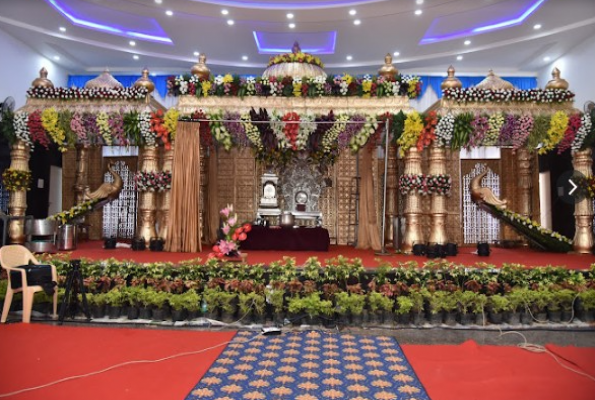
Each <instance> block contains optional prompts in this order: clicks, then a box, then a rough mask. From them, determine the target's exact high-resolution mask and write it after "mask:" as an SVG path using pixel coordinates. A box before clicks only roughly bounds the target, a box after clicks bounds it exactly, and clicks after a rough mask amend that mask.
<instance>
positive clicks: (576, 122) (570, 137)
mask: <svg viewBox="0 0 595 400" xmlns="http://www.w3.org/2000/svg"><path fill="white" fill-rule="evenodd" d="M581 122H582V120H581V116H580V114H573V115H571V116H570V118H568V126H567V127H566V130H565V131H564V137H563V138H562V141H560V143H559V144H558V154H562V153H563V152H565V151H566V150H568V149H570V148H571V147H572V143H574V139H576V134H577V133H578V131H579V129H580V128H581Z"/></svg>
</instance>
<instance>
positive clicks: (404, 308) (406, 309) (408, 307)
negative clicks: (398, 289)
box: [396, 296, 423, 315]
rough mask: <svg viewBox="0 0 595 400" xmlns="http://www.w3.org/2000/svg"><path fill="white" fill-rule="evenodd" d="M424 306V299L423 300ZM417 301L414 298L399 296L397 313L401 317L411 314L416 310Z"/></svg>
mask: <svg viewBox="0 0 595 400" xmlns="http://www.w3.org/2000/svg"><path fill="white" fill-rule="evenodd" d="M422 304H423V298H422ZM414 307H415V301H414V298H413V297H410V296H399V297H397V310H396V313H397V314H399V315H404V314H409V313H410V312H411V311H413V310H414Z"/></svg>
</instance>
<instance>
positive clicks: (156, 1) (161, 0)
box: [155, 0, 163, 4]
mask: <svg viewBox="0 0 595 400" xmlns="http://www.w3.org/2000/svg"><path fill="white" fill-rule="evenodd" d="M155 3H157V4H161V3H163V0H155Z"/></svg>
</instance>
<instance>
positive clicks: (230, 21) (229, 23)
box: [227, 19, 235, 25]
mask: <svg viewBox="0 0 595 400" xmlns="http://www.w3.org/2000/svg"><path fill="white" fill-rule="evenodd" d="M233 24H235V22H233V19H228V20H227V25H233Z"/></svg>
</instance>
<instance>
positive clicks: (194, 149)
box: [165, 121, 202, 253]
mask: <svg viewBox="0 0 595 400" xmlns="http://www.w3.org/2000/svg"><path fill="white" fill-rule="evenodd" d="M200 207H201V204H200V140H199V125H198V124H197V123H193V122H182V121H180V122H178V132H177V135H176V151H175V153H174V160H173V168H172V183H171V206H170V214H169V215H170V217H169V221H168V224H167V229H168V232H169V235H168V236H167V239H166V241H165V250H166V251H174V252H187V253H196V252H199V251H202V245H201V243H200V231H201V226H200V211H201V210H200Z"/></svg>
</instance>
